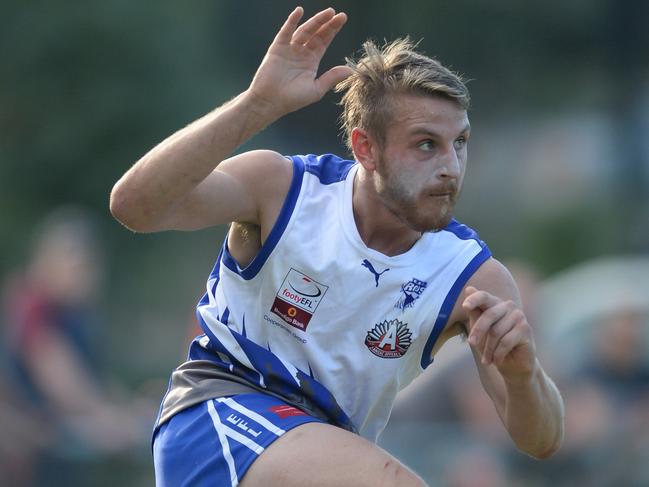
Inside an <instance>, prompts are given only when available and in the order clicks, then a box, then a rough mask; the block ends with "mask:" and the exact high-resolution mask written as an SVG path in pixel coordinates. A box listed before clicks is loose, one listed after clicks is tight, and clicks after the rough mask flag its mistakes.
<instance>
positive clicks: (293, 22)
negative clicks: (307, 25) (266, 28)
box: [274, 7, 304, 44]
mask: <svg viewBox="0 0 649 487" xmlns="http://www.w3.org/2000/svg"><path fill="white" fill-rule="evenodd" d="M303 15H304V9H303V8H302V7H296V8H295V10H293V11H292V12H291V13H290V14H289V16H288V18H287V19H286V22H284V25H282V28H281V29H279V32H278V33H277V35H276V36H275V41H274V42H275V43H277V44H289V43H290V42H291V39H292V38H293V34H294V33H295V31H296V29H297V28H298V25H299V24H300V19H301V18H302V16H303Z"/></svg>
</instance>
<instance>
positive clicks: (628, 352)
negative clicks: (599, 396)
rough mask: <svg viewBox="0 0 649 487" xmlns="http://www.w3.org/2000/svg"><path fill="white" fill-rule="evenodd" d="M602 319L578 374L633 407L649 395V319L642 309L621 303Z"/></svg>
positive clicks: (621, 403) (619, 402) (621, 404)
mask: <svg viewBox="0 0 649 487" xmlns="http://www.w3.org/2000/svg"><path fill="white" fill-rule="evenodd" d="M602 321H603V324H602V325H601V326H600V327H599V328H598V330H599V332H598V333H597V334H596V336H595V343H594V350H593V353H592V354H590V356H589V357H588V359H587V361H586V363H585V364H584V366H583V370H582V372H581V374H583V375H584V376H586V377H588V378H590V379H591V380H593V381H595V382H596V383H597V384H599V385H600V386H601V387H603V388H604V389H605V390H606V391H607V392H608V393H609V394H610V395H611V396H613V397H614V398H615V400H616V402H617V403H618V404H617V405H618V406H623V407H632V406H633V405H634V403H636V402H637V401H642V400H643V399H644V400H646V399H647V397H649V360H648V359H647V352H648V351H649V347H648V346H647V327H648V326H649V319H648V317H647V315H646V314H645V313H642V312H641V311H638V310H635V309H633V308H624V307H622V308H620V309H619V310H617V311H616V312H614V313H611V314H610V315H608V316H605V317H603V320H602Z"/></svg>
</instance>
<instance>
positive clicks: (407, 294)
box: [394, 277, 428, 311]
mask: <svg viewBox="0 0 649 487" xmlns="http://www.w3.org/2000/svg"><path fill="white" fill-rule="evenodd" d="M427 285H428V283H427V282H425V281H420V280H419V279H415V278H414V277H413V278H412V279H410V280H409V281H408V282H406V283H405V284H402V285H401V296H400V297H399V300H398V301H397V304H395V305H394V307H395V308H398V309H400V310H401V311H405V310H406V309H408V308H412V307H413V306H414V305H415V301H417V300H418V299H419V296H421V293H423V292H424V289H426V286H427Z"/></svg>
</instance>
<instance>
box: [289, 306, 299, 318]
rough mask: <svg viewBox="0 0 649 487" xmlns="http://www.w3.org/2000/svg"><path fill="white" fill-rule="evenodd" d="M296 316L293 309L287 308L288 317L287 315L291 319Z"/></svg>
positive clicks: (295, 311)
mask: <svg viewBox="0 0 649 487" xmlns="http://www.w3.org/2000/svg"><path fill="white" fill-rule="evenodd" d="M296 314H297V310H296V309H295V308H289V309H288V315H289V316H290V317H291V318H295V315H296Z"/></svg>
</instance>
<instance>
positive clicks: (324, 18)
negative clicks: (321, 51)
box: [292, 7, 336, 45]
mask: <svg viewBox="0 0 649 487" xmlns="http://www.w3.org/2000/svg"><path fill="white" fill-rule="evenodd" d="M335 16H336V11H335V10H334V9H333V8H331V7H329V8H327V9H325V10H322V11H320V12H318V13H317V14H315V15H314V16H313V17H311V18H310V19H309V20H307V21H306V22H304V23H303V24H302V25H300V26H299V27H298V28H297V29H296V30H295V33H294V34H293V39H292V42H293V43H295V44H298V45H305V44H306V43H307V42H309V40H310V39H311V38H312V37H313V36H314V35H315V34H316V33H317V32H318V31H319V30H320V29H321V28H322V27H323V26H325V25H327V24H328V23H329V22H331V21H332V19H333V18H334V17H335Z"/></svg>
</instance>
